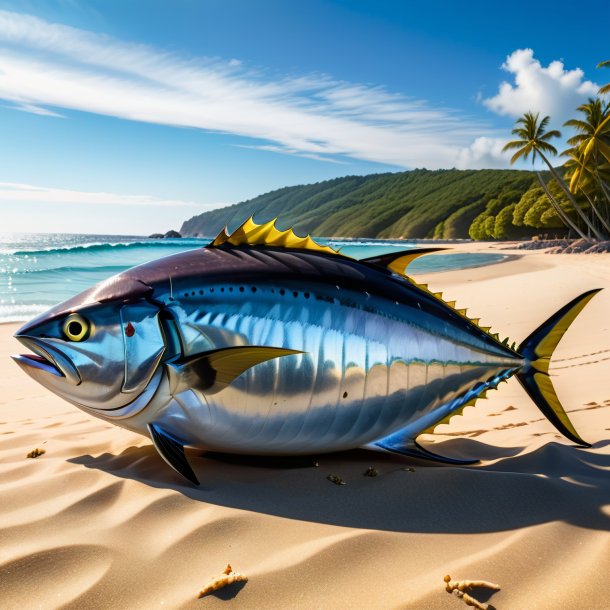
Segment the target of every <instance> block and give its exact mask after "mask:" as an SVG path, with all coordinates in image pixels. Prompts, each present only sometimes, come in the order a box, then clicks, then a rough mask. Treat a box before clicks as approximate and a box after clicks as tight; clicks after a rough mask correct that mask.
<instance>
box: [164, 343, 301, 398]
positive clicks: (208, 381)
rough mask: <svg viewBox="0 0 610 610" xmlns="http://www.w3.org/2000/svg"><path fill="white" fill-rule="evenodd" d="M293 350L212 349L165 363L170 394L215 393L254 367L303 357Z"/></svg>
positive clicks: (244, 347)
mask: <svg viewBox="0 0 610 610" xmlns="http://www.w3.org/2000/svg"><path fill="white" fill-rule="evenodd" d="M302 353H303V352H299V351H297V350H293V349H284V348H281V347H264V346H257V345H248V346H243V347H241V346H240V347H227V348H223V349H217V350H212V351H209V352H205V353H203V354H199V355H197V356H193V357H191V358H187V359H185V360H183V361H178V362H173V363H168V364H167V370H168V376H169V384H170V392H171V393H172V394H178V393H180V392H183V391H184V390H188V389H193V390H200V391H202V392H205V393H206V394H215V393H216V392H220V390H222V389H223V388H226V387H227V386H228V385H229V384H230V383H231V382H233V381H234V380H235V379H237V377H239V376H240V375H241V374H242V373H243V372H244V371H247V370H248V369H249V368H250V367H253V366H254V365H256V364H260V363H261V362H265V361H267V360H271V359H273V358H279V357H280V356H290V355H292V354H302Z"/></svg>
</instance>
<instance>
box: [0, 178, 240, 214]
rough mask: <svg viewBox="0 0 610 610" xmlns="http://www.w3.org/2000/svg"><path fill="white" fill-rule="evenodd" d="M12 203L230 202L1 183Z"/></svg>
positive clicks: (1, 196) (2, 194)
mask: <svg viewBox="0 0 610 610" xmlns="http://www.w3.org/2000/svg"><path fill="white" fill-rule="evenodd" d="M2 201H8V202H10V203H17V202H29V203H59V204H66V203H67V204H71V203H73V204H79V205H80V204H91V205H123V206H146V207H150V206H162V207H187V208H202V207H205V208H218V207H222V206H225V205H229V204H227V203H208V204H201V203H195V202H194V201H183V200H181V199H160V198H158V197H151V196H149V195H119V194H117V193H95V192H89V191H72V190H67V189H57V188H50V187H45V186H34V185H32V184H21V183H18V182H0V202H2Z"/></svg>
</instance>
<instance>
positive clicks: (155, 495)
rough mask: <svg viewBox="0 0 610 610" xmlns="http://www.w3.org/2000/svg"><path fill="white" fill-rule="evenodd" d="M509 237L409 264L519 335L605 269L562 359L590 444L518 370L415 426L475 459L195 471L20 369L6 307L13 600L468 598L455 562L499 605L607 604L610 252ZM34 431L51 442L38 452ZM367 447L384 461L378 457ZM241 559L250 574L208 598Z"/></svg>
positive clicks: (357, 454) (223, 604) (449, 450)
mask: <svg viewBox="0 0 610 610" xmlns="http://www.w3.org/2000/svg"><path fill="white" fill-rule="evenodd" d="M500 245H502V244H501V243H500ZM469 248H470V249H471V251H472V249H473V248H474V251H486V252H499V250H497V249H495V247H494V245H493V244H489V243H487V242H486V243H485V244H476V243H468V244H459V245H457V247H456V248H454V249H455V250H456V251H465V250H466V249H469ZM501 252H507V253H508V254H509V255H511V256H513V258H511V259H510V260H503V261H501V262H499V263H494V264H489V265H485V266H480V267H476V268H468V269H464V270H457V271H456V270H454V271H440V272H436V273H426V274H420V275H417V276H414V277H415V278H416V281H418V282H426V283H428V284H429V285H430V289H432V290H434V291H442V292H443V294H444V296H445V298H447V299H451V300H452V299H455V300H457V304H458V307H462V306H468V307H469V315H471V316H477V317H478V316H481V324H482V325H485V326H489V325H491V326H492V330H493V331H499V332H500V336H501V337H504V336H508V337H510V338H511V340H516V341H520V340H522V339H523V338H524V337H526V336H527V335H528V334H529V333H530V332H531V331H532V330H533V329H535V328H536V327H537V326H538V325H539V324H541V323H542V322H543V321H544V320H546V319H547V318H548V317H549V316H550V315H551V314H553V313H554V312H555V311H557V310H558V309H559V308H560V307H562V306H563V305H564V304H565V303H567V302H568V301H570V300H571V299H572V298H574V297H575V296H576V295H578V294H580V293H582V292H584V291H586V290H588V289H591V288H604V290H603V291H602V292H600V293H599V294H598V295H596V296H595V298H594V299H592V300H591V302H590V303H589V304H588V305H587V306H586V307H585V309H584V310H583V311H582V313H581V314H580V315H579V316H578V318H577V319H576V320H575V322H574V323H573V324H572V326H571V327H570V329H569V330H568V331H567V333H566V334H565V336H564V338H563V339H562V341H561V342H560V343H559V345H558V347H557V350H556V352H555V355H554V358H553V361H552V363H551V364H552V366H551V370H550V372H551V374H552V380H553V384H554V386H555V388H556V390H557V394H558V396H559V398H560V400H561V402H562V404H563V405H564V406H565V408H566V411H567V412H568V414H569V417H570V419H571V420H572V422H573V423H574V426H575V428H576V429H577V430H578V432H579V433H580V434H581V435H582V436H583V438H585V440H587V441H589V442H591V443H592V445H593V447H592V448H591V449H580V448H576V447H574V446H572V445H571V444H570V443H569V441H566V440H565V439H563V438H562V437H560V436H559V435H558V434H557V433H556V431H555V429H554V428H553V427H552V426H551V424H550V423H549V422H548V421H547V420H546V418H544V417H543V416H542V415H541V413H540V412H539V411H538V409H537V408H536V406H535V405H534V404H533V403H532V402H531V401H530V399H529V398H528V397H527V395H526V394H525V393H524V391H523V390H522V388H521V387H520V385H519V384H518V382H517V381H516V380H514V379H511V380H510V381H509V382H508V383H506V384H502V385H501V386H500V388H499V389H498V390H497V391H493V392H489V394H488V396H487V400H480V401H478V402H477V404H476V406H474V407H467V408H466V409H465V410H464V413H463V415H462V416H456V417H454V418H452V419H451V421H450V422H449V423H448V424H444V425H442V426H439V427H438V428H437V430H436V431H435V434H433V435H424V436H422V437H421V438H420V441H421V442H422V444H424V445H425V446H428V447H430V449H431V450H433V451H435V452H436V453H439V454H442V455H447V456H451V457H471V458H477V459H480V460H481V462H480V463H479V464H477V465H475V466H470V467H455V466H445V465H435V464H430V463H426V462H422V461H418V460H411V459H408V458H402V457H400V456H396V455H391V454H386V453H380V452H372V451H366V450H354V451H349V452H345V453H340V454H333V455H321V456H316V458H315V459H316V460H317V462H318V464H319V466H318V467H314V466H313V460H312V464H305V463H304V462H303V461H302V460H301V462H298V461H295V462H294V463H293V462H291V461H290V460H269V461H264V460H262V461H261V460H258V461H257V460H253V459H251V458H248V457H244V456H241V457H227V456H215V455H209V454H208V455H206V454H201V453H200V452H196V451H189V461H190V462H191V464H192V465H193V468H194V469H195V471H196V473H197V475H198V477H199V479H200V480H201V482H202V485H201V487H199V488H196V487H192V486H190V485H189V484H185V483H184V481H183V480H182V479H180V478H179V477H178V476H177V475H175V474H174V473H173V472H172V471H171V470H170V469H169V468H168V467H167V466H166V465H165V464H164V463H163V462H162V460H161V459H160V458H159V456H158V454H157V453H156V451H155V450H154V449H153V448H152V446H151V442H150V440H149V439H148V438H146V437H143V436H139V435H137V434H135V433H131V432H129V431H127V430H124V429H120V428H118V427H115V426H113V425H112V424H110V423H107V422H105V421H102V420H99V419H95V418H93V417H91V416H90V415H88V414H86V413H84V412H82V411H80V410H78V409H77V408H76V407H73V406H71V405H70V404H68V403H66V402H64V401H62V400H61V399H60V398H58V397H56V396H54V395H52V394H50V393H49V392H47V391H46V390H45V389H44V388H42V387H41V386H39V385H38V384H36V383H35V382H34V381H33V380H31V379H30V378H29V377H27V376H26V375H24V374H22V373H21V372H20V371H19V370H18V367H17V366H16V365H15V364H14V363H13V362H12V361H11V360H10V359H9V358H8V356H9V354H11V353H14V352H17V351H18V350H19V344H18V343H17V341H16V340H14V339H13V338H12V336H11V335H12V332H14V331H13V328H14V329H16V328H17V327H18V325H19V323H9V322H7V323H3V324H0V456H1V457H0V496H1V497H2V503H0V538H1V539H2V540H3V543H2V553H1V554H0V583H2V591H3V608H7V609H13V608H14V609H18V608H24V607H38V606H41V607H46V608H59V607H74V608H107V607H129V608H150V607H156V606H159V605H163V606H164V607H170V608H181V609H191V608H192V609H193V610H201V608H202V607H203V605H205V607H206V608H210V609H212V610H213V609H216V608H218V609H220V608H223V609H224V610H230V609H232V608H235V609H239V608H244V607H245V608H261V609H262V608H278V609H279V610H291V609H292V608H294V607H296V606H298V607H302V608H307V609H308V608H319V607H323V608H326V607H355V608H362V607H369V608H382V609H386V608H388V609H398V608H400V609H402V610H404V609H406V610H417V609H420V608H434V609H435V610H456V609H459V608H462V607H465V606H463V603H461V602H460V601H459V600H456V599H455V596H452V595H449V594H447V593H446V592H445V588H444V585H445V583H444V582H443V576H444V575H445V574H451V575H452V577H454V578H456V579H458V578H472V579H485V580H489V581H493V582H497V583H498V584H500V586H501V587H502V588H501V590H500V591H498V592H497V593H494V594H493V595H492V596H491V598H489V600H488V601H489V603H492V604H493V605H494V607H496V608H498V610H507V609H509V608H531V609H534V610H536V609H540V610H545V609H546V608H560V607H563V608H576V607H588V608H602V607H605V606H606V605H607V586H606V574H607V573H608V571H610V388H609V386H608V381H607V380H608V379H609V378H610V324H609V323H608V316H607V313H608V311H610V264H609V263H610V255H609V254H600V255H598V256H591V255H583V254H573V255H571V256H569V257H558V256H555V255H551V254H546V253H543V252H540V251H539V250H533V251H529V250H528V251H524V250H517V251H514V250H513V251H511V250H508V251H505V250H502V251H501ZM35 448H44V449H45V450H46V453H45V454H44V455H42V456H40V457H38V458H36V459H27V458H26V454H27V453H28V452H30V451H32V450H33V449H35ZM370 466H373V467H374V468H376V470H377V471H378V476H376V477H372V478H371V477H365V476H363V473H364V472H365V470H366V469H367V468H368V467H370ZM409 469H411V470H409ZM329 474H336V475H338V476H341V477H342V478H343V479H344V480H345V481H346V483H347V484H346V485H345V486H337V485H333V484H332V483H331V482H329V481H328V480H327V479H326V477H327V476H328V475H329ZM227 563H230V564H231V566H232V567H233V568H234V569H235V570H236V571H239V572H242V573H245V574H246V575H247V576H248V577H249V581H248V583H247V584H245V585H244V586H241V588H240V586H232V587H229V588H227V589H224V590H222V591H220V592H219V593H218V594H217V595H211V596H208V597H206V598H205V599H203V600H198V599H197V594H198V592H199V590H200V589H201V587H202V586H203V584H204V583H205V582H206V581H207V580H208V579H209V578H210V577H211V576H213V575H214V574H217V573H219V572H221V571H222V570H223V569H224V567H225V566H226V565H227ZM475 597H476V595H475Z"/></svg>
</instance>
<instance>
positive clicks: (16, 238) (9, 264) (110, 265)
mask: <svg viewBox="0 0 610 610" xmlns="http://www.w3.org/2000/svg"><path fill="white" fill-rule="evenodd" d="M209 241H210V240H209V239H200V238H198V239H191V238H182V239H149V238H147V237H141V236H125V235H78V234H60V233H48V234H44V233H20V234H5V235H0V322H16V321H24V320H27V319H29V318H31V317H33V316H35V315H37V314H39V313H41V312H43V311H45V310H46V309H48V308H49V307H51V306H52V305H54V304H56V303H59V302H61V301H63V300H65V299H67V298H69V297H71V296H73V295H75V294H78V293H79V292H81V291H82V290H84V289H85V288H88V287H89V286H91V285H93V284H95V283H97V282H99V281H101V280H103V279H106V278H107V277H110V276H111V275H114V274H116V273H119V272H120V271H123V270H124V269H128V268H129V267H133V266H134V265H139V264H141V263H145V262H148V261H151V260H154V259H157V258H161V257H163V256H168V255H169V254H175V253H177V252H183V251H184V250H189V249H193V248H201V247H202V246H205V245H206V244H207V243H208V242H209ZM318 241H319V242H320V243H325V244H328V245H330V246H332V247H333V248H335V249H341V252H342V253H343V254H346V255H348V256H352V257H354V258H366V257H368V256H377V255H379V254H384V253H386V252H391V251H393V250H397V249H406V248H413V247H421V244H415V243H409V242H405V241H399V240H372V239H349V240H341V239H318ZM503 258H505V255H502V254H464V253H461V254H451V253H448V254H435V255H434V256H425V257H422V258H420V259H417V260H416V261H414V262H413V263H412V264H411V266H410V267H409V269H410V270H411V271H412V272H413V273H433V272H436V271H448V270H452V269H465V268H468V267H478V266H481V265H488V264H492V263H496V262H499V261H501V260H502V259H503Z"/></svg>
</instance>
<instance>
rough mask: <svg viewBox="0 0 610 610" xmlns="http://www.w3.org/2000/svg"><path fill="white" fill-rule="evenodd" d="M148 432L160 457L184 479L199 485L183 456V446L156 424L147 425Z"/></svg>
mask: <svg viewBox="0 0 610 610" xmlns="http://www.w3.org/2000/svg"><path fill="white" fill-rule="evenodd" d="M148 431H149V432H150V438H151V439H152V442H153V445H154V446H155V449H156V450H157V451H158V452H159V454H160V455H161V457H162V458H163V459H164V460H165V461H166V462H167V463H168V464H169V465H170V466H171V467H172V468H173V469H174V470H175V471H176V472H177V473H178V474H181V475H182V476H183V477H184V478H185V479H188V480H189V481H190V482H191V483H194V484H195V485H199V480H198V479H197V476H196V475H195V473H194V472H193V469H192V468H191V465H190V464H189V463H188V460H187V459H186V455H185V454H184V445H183V444H182V443H181V442H180V441H179V440H178V439H176V438H174V437H173V436H172V435H171V434H169V433H168V432H166V431H165V430H163V428H161V426H159V425H158V424H154V423H152V424H148Z"/></svg>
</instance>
